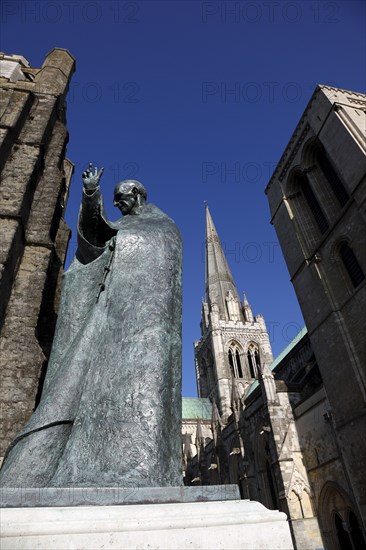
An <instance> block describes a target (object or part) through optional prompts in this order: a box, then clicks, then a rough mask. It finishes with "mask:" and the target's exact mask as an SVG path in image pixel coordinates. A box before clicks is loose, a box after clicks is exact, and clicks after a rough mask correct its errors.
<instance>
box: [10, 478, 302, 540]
mask: <svg viewBox="0 0 366 550" xmlns="http://www.w3.org/2000/svg"><path fill="white" fill-rule="evenodd" d="M172 489H174V488H172ZM178 489H179V490H180V489H183V491H181V494H184V493H186V491H187V489H194V490H195V491H196V493H197V494H198V493H199V492H200V491H201V493H202V490H205V489H206V488H205V487H194V488H178ZM7 491H10V489H7ZM13 491H15V490H14V489H13ZM28 491H29V490H28ZM62 491H65V489H62ZM193 492H194V491H193ZM28 496H29V495H28ZM90 496H91V495H89V497H90ZM140 496H141V495H140ZM206 496H207V495H206ZM201 498H202V497H201ZM203 498H204V499H205V496H203ZM23 504H24V503H23ZM1 523H2V526H1V548H2V550H7V549H8V550H9V549H17V550H34V548H37V549H40V550H42V549H45V550H46V549H47V550H50V549H57V550H63V549H75V548H77V549H78V550H84V549H85V550H88V549H91V548H93V550H97V549H98V550H99V549H102V548H103V549H118V550H120V549H121V550H123V549H135V548H136V549H137V548H139V549H145V548H146V549H148V548H149V549H152V548H155V549H160V548H161V549H172V550H173V549H174V550H175V549H186V548H194V549H207V548H213V549H222V550H224V549H227V548H230V549H236V548H241V549H250V550H252V549H253V548H255V549H256V550H261V549H271V550H274V549H286V550H287V549H288V550H290V549H291V550H292V549H293V545H292V541H291V535H290V529H289V526H288V523H287V520H286V515H285V514H284V513H282V512H278V511H276V510H267V508H265V507H264V506H263V505H262V504H259V503H258V502H254V501H249V500H222V501H217V500H216V501H208V500H207V499H206V501H205V502H198V501H196V502H182V501H181V502H175V503H168V504H166V503H164V504H162V503H156V504H125V505H104V506H103V505H94V506H85V505H79V506H67V505H64V506H54V505H53V506H52V505H51V506H50V504H48V506H46V507H45V506H43V507H39V506H38V507H29V506H26V507H22V508H19V507H7V508H3V509H2V510H1Z"/></svg>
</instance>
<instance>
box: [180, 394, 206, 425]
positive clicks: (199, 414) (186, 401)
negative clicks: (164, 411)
mask: <svg viewBox="0 0 366 550" xmlns="http://www.w3.org/2000/svg"><path fill="white" fill-rule="evenodd" d="M211 416H212V404H211V401H210V400H209V398H208V397H183V399H182V418H183V420H188V419H192V418H201V419H204V420H211Z"/></svg>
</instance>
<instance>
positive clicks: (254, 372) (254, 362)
mask: <svg viewBox="0 0 366 550" xmlns="http://www.w3.org/2000/svg"><path fill="white" fill-rule="evenodd" d="M247 359H248V366H249V374H250V377H251V378H257V376H258V371H259V367H260V365H261V363H260V359H259V349H258V346H257V345H256V344H250V346H249V348H248V351H247Z"/></svg>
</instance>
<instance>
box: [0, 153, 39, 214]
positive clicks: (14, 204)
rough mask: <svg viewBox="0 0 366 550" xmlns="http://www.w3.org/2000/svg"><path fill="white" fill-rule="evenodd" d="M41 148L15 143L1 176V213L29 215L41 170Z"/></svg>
mask: <svg viewBox="0 0 366 550" xmlns="http://www.w3.org/2000/svg"><path fill="white" fill-rule="evenodd" d="M40 165H41V159H40V148H39V147H35V146H32V145H15V146H14V147H13V151H12V153H11V156H10V158H9V160H8V162H7V163H6V166H5V168H4V170H3V173H2V176H1V187H0V213H1V214H2V215H11V216H20V217H22V218H23V220H24V221H25V220H26V218H27V217H28V213H29V208H30V199H31V197H32V195H33V192H34V188H35V184H36V179H37V175H38V173H39V170H40V167H41V166H40Z"/></svg>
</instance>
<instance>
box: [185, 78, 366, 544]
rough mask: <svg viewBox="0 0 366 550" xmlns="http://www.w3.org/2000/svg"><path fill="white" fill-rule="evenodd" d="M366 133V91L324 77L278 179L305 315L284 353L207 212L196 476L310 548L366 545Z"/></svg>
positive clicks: (289, 258)
mask: <svg viewBox="0 0 366 550" xmlns="http://www.w3.org/2000/svg"><path fill="white" fill-rule="evenodd" d="M365 130H366V96H365V95H362V94H359V93H355V92H349V91H346V90H340V89H337V88H331V87H328V86H318V87H317V88H316V90H315V92H314V94H313V96H312V98H311V99H310V102H309V104H308V106H307V108H306V110H305V112H304V114H303V116H302V117H301V119H300V121H299V123H298V125H297V127H296V129H295V131H294V133H293V136H292V138H291V140H290V142H289V144H288V146H287V147H286V150H285V151H284V153H283V155H282V157H281V160H280V162H279V163H278V166H277V168H276V170H275V172H274V174H273V176H272V178H271V180H270V182H269V184H268V186H267V189H266V194H267V196H268V200H269V205H270V211H271V223H273V224H274V227H275V229H276V232H277V235H278V238H279V242H280V246H281V248H282V252H283V254H284V257H285V260H286V262H287V266H288V270H289V273H290V277H291V281H292V283H293V285H294V288H295V291H296V294H297V297H298V300H299V304H300V307H301V309H302V313H303V316H304V319H305V323H306V327H304V329H303V330H302V331H301V332H300V334H298V335H297V337H296V338H295V339H294V341H293V342H291V343H290V344H289V345H288V346H287V348H286V349H285V350H284V351H283V352H282V353H281V354H280V355H279V356H278V357H277V358H276V359H275V360H273V359H272V354H271V348H270V343H269V340H268V334H267V332H266V328H265V322H264V319H263V318H262V317H261V316H258V315H256V316H253V314H252V311H251V308H250V306H249V304H248V302H247V299H246V297H245V296H244V298H243V301H240V299H239V296H238V293H237V291H236V288H235V284H234V282H233V279H232V276H231V273H230V270H229V267H228V265H227V262H226V260H225V257H224V253H223V250H222V248H221V245H220V241H219V238H218V235H217V232H216V230H215V228H214V225H213V222H212V219H211V216H210V213H209V212H208V210H207V213H206V258H207V259H206V298H205V301H204V302H203V304H202V321H201V338H200V340H199V341H197V342H195V345H194V347H195V361H196V378H197V386H198V394H199V398H198V399H193V398H192V399H184V400H183V401H184V403H183V464H184V470H185V483H186V484H198V485H199V484H203V485H210V484H215V483H238V485H239V487H240V491H241V495H242V498H250V499H253V500H259V501H260V502H262V503H263V504H265V505H266V506H267V507H269V508H276V509H280V510H282V511H284V512H286V513H287V515H288V518H289V521H290V525H291V530H292V535H293V540H294V545H295V547H296V548H298V549H300V548H301V549H304V550H305V549H306V550H307V549H316V548H326V549H328V550H344V549H347V550H348V549H350V550H351V549H352V550H357V549H361V548H365V547H366V542H365V541H366V537H365V525H366V470H365V464H366V416H365V412H366V407H365V405H366V315H365V311H366V299H365V291H366V278H365V274H366V215H365V212H366V209H365V207H366V135H365V134H366V132H365ZM253 291H255V289H252V292H253Z"/></svg>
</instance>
